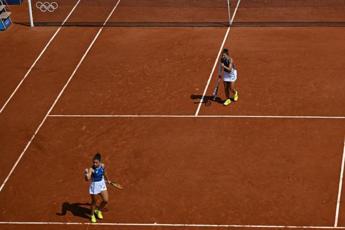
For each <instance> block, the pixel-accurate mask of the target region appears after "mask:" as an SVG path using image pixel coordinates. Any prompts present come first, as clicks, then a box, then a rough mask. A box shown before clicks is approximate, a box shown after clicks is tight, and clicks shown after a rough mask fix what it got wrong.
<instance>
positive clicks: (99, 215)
mask: <svg viewBox="0 0 345 230" xmlns="http://www.w3.org/2000/svg"><path fill="white" fill-rule="evenodd" d="M95 214H96V216H97V218H98V219H100V220H103V214H102V212H101V211H99V210H95Z"/></svg>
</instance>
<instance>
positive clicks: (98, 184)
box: [89, 179, 107, 195]
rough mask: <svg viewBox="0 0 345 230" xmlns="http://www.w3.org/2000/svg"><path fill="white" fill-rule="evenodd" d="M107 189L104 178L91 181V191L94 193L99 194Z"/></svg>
mask: <svg viewBox="0 0 345 230" xmlns="http://www.w3.org/2000/svg"><path fill="white" fill-rule="evenodd" d="M106 190H107V186H106V185H105V181H104V179H102V180H101V181H94V182H91V184H90V188H89V193H90V194H92V195H97V194H100V193H101V192H103V191H106Z"/></svg>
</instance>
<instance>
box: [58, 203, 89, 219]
mask: <svg viewBox="0 0 345 230" xmlns="http://www.w3.org/2000/svg"><path fill="white" fill-rule="evenodd" d="M67 212H71V213H72V215H73V216H79V217H82V218H86V219H89V218H90V213H91V209H90V204H89V203H69V202H64V203H63V204H62V206H61V212H60V213H56V215H58V216H65V215H66V214H67Z"/></svg>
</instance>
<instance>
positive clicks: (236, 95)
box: [234, 91, 238, 101]
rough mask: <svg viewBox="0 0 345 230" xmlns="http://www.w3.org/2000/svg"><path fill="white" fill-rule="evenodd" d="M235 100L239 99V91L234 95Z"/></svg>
mask: <svg viewBox="0 0 345 230" xmlns="http://www.w3.org/2000/svg"><path fill="white" fill-rule="evenodd" d="M234 101H238V92H237V91H236V92H235V95H234Z"/></svg>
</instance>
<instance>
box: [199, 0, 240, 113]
mask: <svg viewBox="0 0 345 230" xmlns="http://www.w3.org/2000/svg"><path fill="white" fill-rule="evenodd" d="M240 2H241V0H239V1H238V2H237V5H236V8H235V10H234V14H233V15H232V18H231V21H230V25H229V27H228V29H227V31H226V33H225V36H224V39H223V42H222V44H221V46H220V48H219V51H218V55H217V57H216V60H215V62H214V65H213V68H212V70H211V73H210V76H209V77H208V80H207V83H206V86H205V89H204V92H203V94H202V97H201V99H200V101H201V103H199V105H198V108H197V109H196V112H195V116H198V115H199V112H200V109H201V105H202V102H203V101H204V98H205V95H206V93H207V90H208V87H209V85H210V83H211V80H212V76H213V74H214V71H215V69H216V67H217V64H218V59H219V57H220V55H221V53H222V50H223V48H224V45H225V42H226V40H227V39H228V36H229V33H230V30H231V25H232V23H233V21H234V19H235V16H236V13H237V9H238V7H239V5H240Z"/></svg>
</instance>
